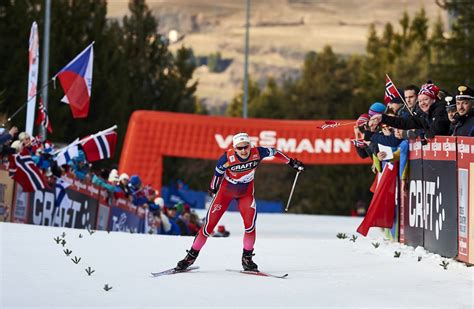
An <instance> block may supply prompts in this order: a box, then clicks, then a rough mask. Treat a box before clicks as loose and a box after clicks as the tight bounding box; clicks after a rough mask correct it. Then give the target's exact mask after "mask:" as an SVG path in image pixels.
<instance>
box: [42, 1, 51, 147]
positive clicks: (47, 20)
mask: <svg viewBox="0 0 474 309" xmlns="http://www.w3.org/2000/svg"><path fill="white" fill-rule="evenodd" d="M50 30H51V0H45V1H44V32H43V61H42V62H43V65H42V67H41V85H46V84H48V83H49V78H48V75H49V33H50ZM41 98H42V99H43V106H44V109H45V110H46V111H47V110H48V87H44V89H43V91H42V92H41ZM47 134H48V130H46V128H45V127H41V136H42V138H43V140H46V135H47Z"/></svg>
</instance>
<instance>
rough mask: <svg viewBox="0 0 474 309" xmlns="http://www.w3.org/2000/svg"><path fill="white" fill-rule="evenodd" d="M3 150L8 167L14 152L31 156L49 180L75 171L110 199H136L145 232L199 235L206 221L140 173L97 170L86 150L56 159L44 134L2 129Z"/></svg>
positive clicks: (220, 233)
mask: <svg viewBox="0 0 474 309" xmlns="http://www.w3.org/2000/svg"><path fill="white" fill-rule="evenodd" d="M0 147H1V148H0V152H1V155H2V162H3V165H4V166H5V167H7V168H8V163H9V160H10V159H11V158H12V156H14V155H18V154H21V155H23V156H31V158H32V160H33V161H34V163H35V164H36V166H37V167H38V168H39V169H40V171H41V173H42V174H43V175H42V176H44V178H45V180H46V181H47V182H49V183H54V182H55V181H56V179H57V178H60V177H62V176H63V175H73V177H74V178H75V179H77V180H80V181H81V182H85V183H87V182H90V183H92V184H94V185H96V186H98V187H100V188H103V189H105V190H106V191H107V193H108V200H109V202H110V203H112V204H113V203H114V201H116V200H117V199H125V200H127V201H128V202H130V203H132V204H133V205H134V206H135V208H136V212H137V214H138V215H143V216H145V217H146V224H145V228H146V230H145V232H147V233H150V234H166V235H183V236H195V235H196V234H197V232H198V231H199V228H200V227H201V225H202V220H201V219H200V218H199V216H198V215H197V213H196V212H195V211H193V210H192V209H191V207H190V206H189V205H187V204H184V203H176V204H172V205H165V201H164V199H163V198H162V197H161V196H160V194H159V190H156V189H154V188H152V187H151V186H149V185H143V183H142V180H141V178H140V176H139V175H131V176H130V177H129V175H128V174H126V173H122V174H119V173H118V171H117V169H112V170H108V169H101V170H99V171H95V170H94V169H93V166H92V164H91V163H89V162H88V161H87V157H86V155H85V153H84V151H83V150H79V151H78V153H77V154H76V155H75V156H74V157H72V158H71V159H70V160H68V161H67V162H65V164H62V165H59V164H58V163H57V162H58V161H57V160H56V157H55V155H53V153H57V152H55V149H54V145H53V144H52V143H51V142H49V141H41V138H40V137H31V136H30V135H29V134H28V133H26V132H21V133H19V134H18V128H17V127H15V126H13V127H11V128H10V129H9V130H8V131H7V130H5V129H3V130H0ZM228 234H229V232H228V231H225V228H223V227H219V229H218V230H216V232H215V236H228Z"/></svg>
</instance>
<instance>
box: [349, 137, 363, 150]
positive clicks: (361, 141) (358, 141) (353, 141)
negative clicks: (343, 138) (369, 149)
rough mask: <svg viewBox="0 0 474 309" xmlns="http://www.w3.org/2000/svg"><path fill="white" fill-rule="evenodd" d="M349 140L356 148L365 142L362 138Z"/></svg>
mask: <svg viewBox="0 0 474 309" xmlns="http://www.w3.org/2000/svg"><path fill="white" fill-rule="evenodd" d="M351 142H352V143H353V144H354V146H356V147H358V148H362V147H364V146H365V143H364V141H363V140H359V139H351Z"/></svg>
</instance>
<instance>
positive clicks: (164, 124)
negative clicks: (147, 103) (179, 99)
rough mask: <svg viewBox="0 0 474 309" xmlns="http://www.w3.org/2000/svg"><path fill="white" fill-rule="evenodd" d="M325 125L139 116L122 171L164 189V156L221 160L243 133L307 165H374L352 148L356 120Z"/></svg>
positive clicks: (135, 116)
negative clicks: (330, 125) (336, 124)
mask: <svg viewBox="0 0 474 309" xmlns="http://www.w3.org/2000/svg"><path fill="white" fill-rule="evenodd" d="M324 122H325V120H318V121H309V120H306V121H303V120H273V119H255V118H253V119H243V118H232V117H218V116H202V115H193V114H181V113H170V112H155V111H136V112H134V113H133V114H132V117H131V118H130V122H129V124H128V129H127V135H126V137H125V142H124V146H123V150H122V154H121V156H120V170H121V171H122V172H127V173H132V174H139V175H140V176H142V178H143V179H144V181H145V182H146V183H151V184H152V185H154V186H156V187H161V171H162V166H161V165H162V157H163V156H172V157H185V158H197V159H209V160H217V159H218V158H219V157H220V156H221V155H222V154H223V153H224V152H225V151H226V150H227V149H229V148H231V147H232V137H233V135H234V134H236V133H238V132H247V133H248V134H249V135H250V137H251V140H252V143H253V144H254V145H255V146H264V147H274V148H277V149H279V150H281V151H283V152H285V153H286V154H288V155H289V156H291V157H296V158H298V159H299V160H301V161H303V162H304V163H305V164H369V163H371V161H370V160H368V159H367V160H363V159H361V158H359V156H358V155H357V153H356V151H355V148H354V146H353V145H352V142H351V139H353V138H354V124H353V123H354V121H353V120H337V122H339V123H341V124H343V125H340V126H337V127H334V128H328V129H325V130H322V129H319V128H318V127H320V126H322V125H323V124H324ZM345 124H347V125H345Z"/></svg>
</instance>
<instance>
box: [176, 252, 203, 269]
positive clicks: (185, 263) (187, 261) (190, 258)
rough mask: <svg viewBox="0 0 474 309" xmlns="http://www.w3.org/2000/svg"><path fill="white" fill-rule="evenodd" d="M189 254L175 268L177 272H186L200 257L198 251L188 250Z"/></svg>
mask: <svg viewBox="0 0 474 309" xmlns="http://www.w3.org/2000/svg"><path fill="white" fill-rule="evenodd" d="M186 252H187V253H188V254H186V256H185V257H184V259H182V260H181V261H179V262H178V265H176V267H175V268H174V269H175V270H177V271H183V270H186V269H187V268H188V267H189V266H191V265H193V263H194V261H195V260H196V259H197V257H198V255H199V251H198V250H194V249H193V248H191V250H186Z"/></svg>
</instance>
